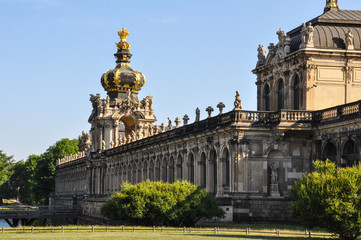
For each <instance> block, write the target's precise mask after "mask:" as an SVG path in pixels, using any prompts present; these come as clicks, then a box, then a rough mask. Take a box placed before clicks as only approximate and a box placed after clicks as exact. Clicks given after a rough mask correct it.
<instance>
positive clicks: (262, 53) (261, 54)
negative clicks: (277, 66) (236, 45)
mask: <svg viewBox="0 0 361 240" xmlns="http://www.w3.org/2000/svg"><path fill="white" fill-rule="evenodd" d="M257 51H258V55H257V57H258V62H257V67H259V66H262V65H264V64H265V63H266V49H265V48H264V46H263V45H261V44H260V45H259V46H258V49H257Z"/></svg>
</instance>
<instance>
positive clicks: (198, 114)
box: [195, 108, 201, 122]
mask: <svg viewBox="0 0 361 240" xmlns="http://www.w3.org/2000/svg"><path fill="white" fill-rule="evenodd" d="M200 118H201V110H199V108H197V109H196V119H195V122H199V120H200Z"/></svg>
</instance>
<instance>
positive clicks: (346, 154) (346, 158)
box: [341, 139, 359, 167]
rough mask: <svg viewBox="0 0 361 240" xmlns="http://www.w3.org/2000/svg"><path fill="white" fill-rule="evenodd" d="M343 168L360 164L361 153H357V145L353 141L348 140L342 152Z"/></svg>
mask: <svg viewBox="0 0 361 240" xmlns="http://www.w3.org/2000/svg"><path fill="white" fill-rule="evenodd" d="M342 160H343V161H342V163H341V164H342V166H346V167H349V166H353V165H355V164H357V163H358V162H359V153H358V151H357V146H356V143H355V142H354V141H353V140H351V139H350V140H348V141H347V142H346V143H345V145H344V146H343V151H342Z"/></svg>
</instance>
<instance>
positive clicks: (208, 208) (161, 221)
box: [101, 180, 224, 226]
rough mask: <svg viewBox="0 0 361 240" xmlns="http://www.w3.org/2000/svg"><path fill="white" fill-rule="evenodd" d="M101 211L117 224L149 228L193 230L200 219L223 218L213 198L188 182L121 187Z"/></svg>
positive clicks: (124, 185)
mask: <svg viewBox="0 0 361 240" xmlns="http://www.w3.org/2000/svg"><path fill="white" fill-rule="evenodd" d="M101 211H102V214H103V215H104V216H106V217H108V218H109V219H110V220H112V221H114V222H117V223H119V222H122V223H127V224H140V225H148V226H154V225H165V226H166V225H171V226H194V224H195V223H196V222H197V221H198V220H200V219H202V218H205V219H210V218H213V217H223V216H224V212H223V210H222V209H220V208H219V207H218V204H217V201H216V199H215V198H214V197H213V196H212V195H209V194H207V193H206V192H205V190H204V189H201V188H200V187H198V186H195V185H193V184H191V183H190V182H187V181H177V182H175V183H173V184H171V183H163V182H161V181H160V182H151V181H149V180H147V181H145V182H141V183H138V184H136V185H132V184H130V183H124V184H123V185H122V190H121V191H120V192H119V193H116V194H114V195H112V196H111V198H110V199H109V200H108V201H107V202H106V203H105V204H103V206H102V207H101Z"/></svg>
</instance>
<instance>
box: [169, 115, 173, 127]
mask: <svg viewBox="0 0 361 240" xmlns="http://www.w3.org/2000/svg"><path fill="white" fill-rule="evenodd" d="M172 129H173V126H172V119H171V118H170V117H168V130H172Z"/></svg>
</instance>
